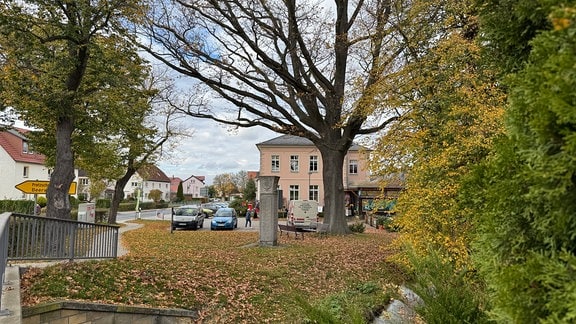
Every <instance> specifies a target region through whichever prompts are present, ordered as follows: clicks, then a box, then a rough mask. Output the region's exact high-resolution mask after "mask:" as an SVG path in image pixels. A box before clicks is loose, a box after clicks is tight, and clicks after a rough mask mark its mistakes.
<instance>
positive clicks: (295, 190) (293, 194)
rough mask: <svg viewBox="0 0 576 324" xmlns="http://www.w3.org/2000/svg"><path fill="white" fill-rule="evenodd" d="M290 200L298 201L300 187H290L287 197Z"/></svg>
mask: <svg viewBox="0 0 576 324" xmlns="http://www.w3.org/2000/svg"><path fill="white" fill-rule="evenodd" d="M288 197H289V198H290V200H300V186H299V185H290V189H289V196H288Z"/></svg>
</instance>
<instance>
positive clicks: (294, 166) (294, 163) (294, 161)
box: [290, 155, 300, 172]
mask: <svg viewBox="0 0 576 324" xmlns="http://www.w3.org/2000/svg"><path fill="white" fill-rule="evenodd" d="M290 172H300V163H299V161H298V155H290Z"/></svg>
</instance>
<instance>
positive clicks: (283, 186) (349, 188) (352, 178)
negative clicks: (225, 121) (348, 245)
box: [256, 135, 378, 215]
mask: <svg viewBox="0 0 576 324" xmlns="http://www.w3.org/2000/svg"><path fill="white" fill-rule="evenodd" d="M256 147H257V148H258V150H259V151H260V173H259V175H260V176H278V177H280V179H279V181H278V190H279V193H280V194H281V197H282V198H281V200H280V199H279V204H280V203H281V206H288V204H289V202H290V201H291V200H315V201H317V202H318V205H319V206H320V208H322V207H323V206H324V184H323V176H322V168H323V167H324V165H323V161H322V156H321V154H320V151H319V150H318V148H316V146H315V145H314V144H313V143H312V141H310V140H309V139H307V138H303V137H298V136H293V135H282V136H279V137H276V138H273V139H271V140H268V141H265V142H261V143H258V144H256ZM369 154H370V150H368V149H366V148H364V147H361V146H359V145H356V144H353V145H352V146H351V147H350V149H349V150H348V154H347V155H346V157H345V161H344V167H343V169H342V170H334V172H342V176H343V185H344V191H345V199H346V202H345V203H346V206H347V210H346V213H347V214H348V215H353V214H354V213H355V212H358V211H361V210H362V207H361V206H360V205H361V203H362V201H361V195H362V189H363V188H364V190H365V191H366V189H367V188H372V189H374V190H378V184H377V183H375V182H373V181H371V179H370V174H369V171H368V169H367V162H368V158H369Z"/></svg>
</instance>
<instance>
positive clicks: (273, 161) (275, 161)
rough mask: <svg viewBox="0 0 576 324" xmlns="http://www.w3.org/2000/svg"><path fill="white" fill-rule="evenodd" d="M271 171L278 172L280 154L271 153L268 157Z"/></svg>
mask: <svg viewBox="0 0 576 324" xmlns="http://www.w3.org/2000/svg"><path fill="white" fill-rule="evenodd" d="M270 161H271V166H272V172H280V155H276V154H274V155H272V156H271V158H270Z"/></svg>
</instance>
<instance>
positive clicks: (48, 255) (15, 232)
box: [0, 213, 119, 316]
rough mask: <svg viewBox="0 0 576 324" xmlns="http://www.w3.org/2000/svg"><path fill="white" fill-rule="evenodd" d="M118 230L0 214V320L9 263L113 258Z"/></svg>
mask: <svg viewBox="0 0 576 324" xmlns="http://www.w3.org/2000/svg"><path fill="white" fill-rule="evenodd" d="M118 229H119V227H118V226H114V225H104V224H92V223H85V222H77V221H72V220H63V219H56V218H46V217H39V216H31V215H22V214H13V213H2V214H0V280H1V281H0V283H1V285H0V286H2V290H0V316H3V315H7V314H9V313H10V312H9V311H8V310H4V309H2V291H3V290H4V283H5V280H4V279H5V272H6V265H7V264H8V261H9V260H62V259H69V260H71V261H72V260H74V259H106V258H116V256H117V253H118Z"/></svg>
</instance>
